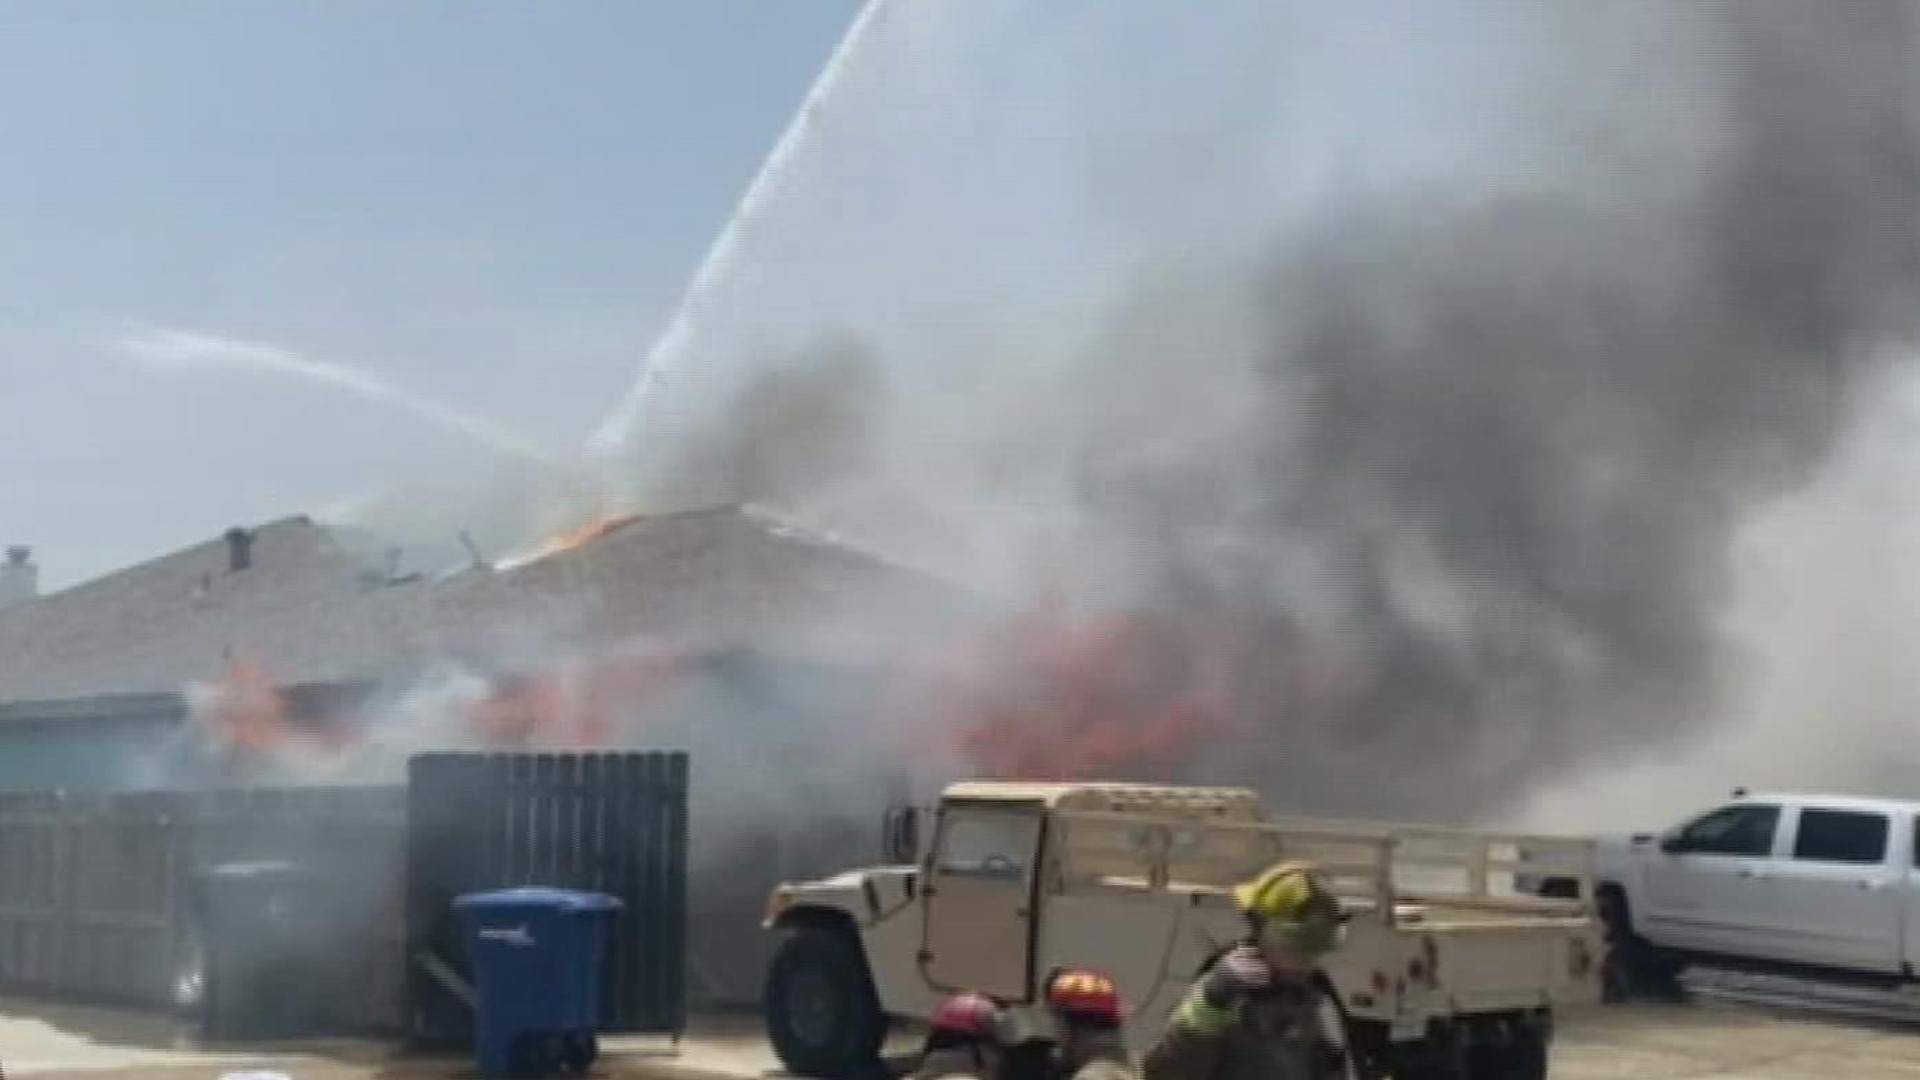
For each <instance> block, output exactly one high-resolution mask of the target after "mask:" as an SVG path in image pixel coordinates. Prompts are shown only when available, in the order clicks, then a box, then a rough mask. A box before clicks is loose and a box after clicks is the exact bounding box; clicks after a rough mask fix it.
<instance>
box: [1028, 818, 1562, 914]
mask: <svg viewBox="0 0 1920 1080" xmlns="http://www.w3.org/2000/svg"><path fill="white" fill-rule="evenodd" d="M1055 826H1056V828H1058V829H1059V832H1060V835H1059V836H1058V837H1057V843H1056V844H1055V846H1054V848H1053V851H1054V853H1055V854H1054V862H1053V865H1052V866H1051V867H1050V872H1051V873H1053V874H1055V875H1057V877H1056V879H1055V880H1056V881H1057V882H1058V883H1059V884H1060V885H1061V886H1063V887H1067V888H1072V887H1076V886H1088V885H1097V886H1107V887H1121V888H1146V889H1173V888H1185V889H1191V888H1196V887H1198V888H1205V889H1226V888H1230V887H1231V886H1232V885H1234V884H1235V883H1237V882H1240V881H1244V880H1245V879H1246V878H1248V877H1250V876H1252V875H1253V874H1255V873H1258V872H1259V871H1260V870H1261V869H1262V868H1264V867H1266V866H1269V865H1271V864H1272V863H1274V862H1275V861H1278V860H1280V859H1302V860H1306V861H1310V862H1312V863H1314V864H1315V865H1317V866H1318V867H1319V868H1320V870H1321V871H1322V872H1323V873H1325V874H1326V875H1327V876H1328V878H1329V879H1330V880H1331V881H1332V883H1333V886H1334V888H1335V889H1336V890H1337V891H1338V892H1339V893H1340V896H1341V899H1342V901H1343V902H1344V903H1345V904H1346V905H1347V906H1348V907H1349V909H1351V910H1372V911H1376V912H1380V913H1381V914H1382V917H1383V918H1384V919H1385V920H1386V921H1387V922H1388V923H1389V924H1397V923H1399V922H1402V921H1408V920H1412V919H1415V918H1423V917H1424V916H1425V914H1426V912H1424V911H1416V910H1414V909H1417V908H1425V909H1431V908H1443V909H1450V910H1451V911H1452V912H1453V913H1456V914H1466V913H1471V912H1480V913H1484V914H1485V915H1490V916H1498V915H1512V916H1525V915H1535V916H1565V917H1584V916H1587V915H1589V914H1591V902H1592V897H1593V884H1594V848H1595V845H1594V843H1593V841H1591V840H1585V839H1574V838H1568V837H1556V836H1537V835H1529V834H1522V833H1493V832H1478V831H1472V830H1464V829H1443V828H1433V827H1428V826H1409V825H1389V824H1377V823H1370V822H1330V821H1318V820H1282V821H1268V822H1243V821H1210V820H1193V819H1185V818H1178V817H1167V818H1160V817H1156V816H1148V815H1142V814H1138V813H1106V812H1098V811H1082V810H1073V811H1060V812H1058V813H1057V815H1056V818H1055ZM1522 852H1524V858H1523V857H1522ZM1519 874H1526V875H1530V876H1538V875H1547V876H1551V877H1554V878H1561V879H1567V880H1571V881H1574V882H1577V883H1578V884H1577V889H1576V892H1575V895H1574V896H1572V897H1553V898H1546V897H1539V896H1531V895H1525V894H1522V893H1521V892H1519V891H1517V890H1516V889H1515V887H1514V878H1515V876H1516V875H1519Z"/></svg>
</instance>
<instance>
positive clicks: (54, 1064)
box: [0, 1000, 1920, 1080]
mask: <svg viewBox="0 0 1920 1080" xmlns="http://www.w3.org/2000/svg"><path fill="white" fill-rule="evenodd" d="M0 1064H4V1066H5V1070H6V1076H7V1078H8V1080H20V1078H22V1077H40V1076H46V1077H58V1078H60V1080H218V1078H219V1077H221V1076H222V1075H223V1074H225V1073H228V1072H239V1071H244V1070H270V1071H273V1072H278V1073H282V1074H284V1075H286V1076H288V1077H290V1078H292V1080H429V1078H431V1080H448V1078H453V1077H463V1076H467V1075H470V1072H469V1067H468V1063H467V1062H466V1061H465V1060H463V1059H455V1058H439V1059H409V1058H400V1057H395V1056H394V1055H393V1054H392V1053H391V1052H390V1051H389V1050H388V1049H387V1048H386V1047H385V1046H384V1045H382V1044H378V1043H371V1042H358V1041H353V1040H343V1041H328V1042H313V1043H302V1044H299V1045H294V1046H278V1047H274V1048H271V1049H267V1048H260V1049H247V1048H225V1049H206V1048H198V1047H194V1046H192V1045H190V1044H187V1043H185V1042H184V1041H182V1040H179V1039H177V1038H176V1037H175V1035H174V1033H173V1031H172V1030H171V1028H170V1027H169V1026H168V1025H166V1024H164V1023H161V1022H158V1021H155V1020H153V1019H150V1018H144V1017H140V1016H136V1015H129V1014H124V1013H117V1012H114V1011H111V1010H103V1009H85V1008H75V1007H66V1006H47V1005H42V1004H38V1003H31V1002H20V1001H4V1000H0ZM775 1072H776V1066H775V1063H774V1060H773V1056H772V1054H771V1053H769V1052H768V1050H767V1048H766V1045H765V1043H764V1042H763V1041H762V1040H761V1038H760V1032H759V1027H758V1024H757V1022H756V1021H754V1020H753V1019H752V1018H750V1017H707V1018H703V1019H702V1020H701V1021H700V1022H699V1023H698V1024H697V1025H696V1027H695V1029H694V1030H693V1031H692V1032H690V1033H689V1036H688V1038H687V1040H686V1041H685V1042H684V1043H683V1044H682V1045H681V1046H680V1047H678V1048H675V1047H673V1046H671V1045H670V1044H669V1043H668V1042H667V1041H666V1040H661V1039H648V1038H617V1039H610V1040H608V1041H607V1047H606V1054H605V1056H604V1057H603V1059H602V1067H601V1068H600V1069H599V1070H598V1074H599V1075H601V1076H606V1077H649V1078H653V1080H758V1078H761V1077H765V1076H768V1075H771V1074H775ZM1553 1076H1554V1077H1555V1078H1556V1080H1709V1078H1711V1080H1811V1078H1815V1077H1829V1076H1831V1077H1845V1078H1847V1080H1920V1026H1916V1025H1912V1024H1908V1025H1889V1024H1885V1023H1867V1022H1860V1021H1853V1022H1848V1021H1841V1020H1834V1019H1817V1018H1811V1017H1790V1016H1784V1015H1781V1014H1779V1013H1777V1012H1772V1011H1766V1010H1761V1009H1756V1008H1751V1007H1746V1006H1737V1005H1728V1004H1716V1003H1713V1002H1704V1003H1697V1004H1691V1005H1673V1006H1646V1007H1643V1006H1633V1007H1625V1008H1607V1009H1597V1010H1594V1011H1592V1012H1590V1013H1587V1014H1584V1015H1578V1016H1573V1017H1569V1018H1567V1020H1566V1022H1565V1024H1564V1025H1563V1029H1562V1032H1561V1038H1560V1044H1559V1046H1558V1048H1557V1052H1556V1054H1555V1060H1554V1067H1553Z"/></svg>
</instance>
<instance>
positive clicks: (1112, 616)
mask: <svg viewBox="0 0 1920 1080" xmlns="http://www.w3.org/2000/svg"><path fill="white" fill-rule="evenodd" d="M1301 661H1302V654H1301V650H1300V648H1299V642H1298V640H1297V638H1296V637H1295V636H1294V634H1293V632H1292V628H1291V627H1288V626H1283V625H1277V624H1275V623H1273V622H1272V621H1266V622H1258V621H1254V620H1250V619H1242V618H1237V617H1234V616H1233V615H1231V614H1228V613H1224V612H1207V613H1204V614H1198V613H1195V614H1186V615H1181V616H1174V615H1165V614H1157V613H1148V612H1137V611H1120V612H1107V613H1100V614H1093V615H1082V616H1075V615H1074V614H1073V613H1072V612H1070V611H1069V610H1068V608H1067V606H1066V605H1065V603H1064V602H1062V601H1061V600H1060V599H1059V598H1058V597H1053V598H1049V599H1048V600H1046V601H1044V602H1043V603H1041V604H1040V605H1038V606H1036V608H1035V609H1033V610H1032V611H1029V612H1026V613H1024V614H1021V615H1018V616H1015V617H1013V618H1011V619H1006V620H1001V621H996V622H991V623H988V624H985V625H983V626H980V627H977V628H975V629H974V631H973V632H971V633H969V634H967V635H965V636H964V637H963V638H962V639H961V640H959V641H958V642H955V643H953V644H952V645H951V646H949V647H947V648H944V649H942V650H939V651H937V652H935V653H932V654H930V655H925V656H918V657H914V658H912V659H910V661H909V662H908V663H907V664H906V665H905V666H904V667H903V668H902V669H901V671H900V672H899V673H898V677H897V678H896V679H895V680H894V681H893V683H892V685H891V686H890V688H889V693H888V695H887V696H886V697H884V698H883V706H882V707H883V709H884V710H885V712H886V716H885V720H886V721H887V725H886V726H887V728H888V729H889V730H891V731H896V732H899V733H900V734H901V736H902V738H903V741H917V742H921V743H922V745H924V744H925V742H926V740H928V739H929V738H936V739H937V738H940V737H941V736H942V735H943V734H944V735H945V737H946V738H948V739H951V740H953V741H954V744H955V745H954V748H955V749H956V750H957V752H958V753H959V755H960V756H961V758H962V759H963V761H964V762H965V764H966V765H967V766H968V767H970V768H972V769H975V770H977V771H979V772H980V773H982V774H984V775H988V776H994V777H1000V778H1005V779H1138V780H1193V779H1199V777H1198V776H1196V775H1195V774H1196V773H1197V772H1198V771H1199V770H1200V767H1201V766H1202V764H1203V763H1202V761H1201V757H1202V755H1203V754H1204V752H1205V751H1207V750H1208V749H1209V748H1211V747H1213V746H1216V745H1219V744H1221V743H1223V742H1226V741H1227V740H1229V739H1231V738H1232V737H1233V736H1234V734H1235V733H1236V732H1238V731H1241V730H1244V729H1245V728H1246V727H1247V726H1248V721H1249V720H1251V719H1254V718H1259V719H1261V720H1263V721H1269V720H1271V719H1272V718H1274V717H1276V716H1280V717H1286V718H1293V717H1297V716H1300V715H1302V714H1304V713H1305V712H1308V711H1311V708H1310V705H1309V698H1308V694H1310V693H1311V686H1310V684H1309V683H1308V682H1307V680H1306V679H1305V678H1304V676H1305V674H1306V667H1305V665H1304V664H1303V663H1302V662H1301ZM1262 726H1263V727H1265V726H1267V725H1266V724H1265V723H1263V724H1262Z"/></svg>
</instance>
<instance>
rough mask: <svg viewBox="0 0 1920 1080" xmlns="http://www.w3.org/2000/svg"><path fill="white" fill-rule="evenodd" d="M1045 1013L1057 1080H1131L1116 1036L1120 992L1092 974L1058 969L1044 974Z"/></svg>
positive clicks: (1122, 1042)
mask: <svg viewBox="0 0 1920 1080" xmlns="http://www.w3.org/2000/svg"><path fill="white" fill-rule="evenodd" d="M1046 1003H1047V1014H1048V1015H1049V1016H1050V1017H1052V1019H1053V1031H1054V1043H1055V1045H1056V1046H1057V1047H1058V1054H1059V1058H1058V1061H1057V1068H1058V1073H1057V1075H1058V1076H1059V1077H1061V1078H1062V1080H1137V1077H1138V1076H1139V1074H1138V1073H1136V1072H1135V1071H1134V1068H1133V1062H1132V1060H1131V1059H1130V1058H1129V1057H1128V1056H1127V1048H1126V1043H1125V1040H1124V1039H1122V1037H1121V1034H1120V1023H1121V1011H1120V992H1119V990H1117V989H1115V988H1114V985H1113V980H1112V979H1110V978H1108V977H1107V976H1105V975H1102V974H1101V973H1099V972H1097V971H1087V970H1085V969H1081V968H1061V969H1058V970H1055V971H1054V972H1053V974H1051V975H1050V976H1048V978H1047V984H1046Z"/></svg>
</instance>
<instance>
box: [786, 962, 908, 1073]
mask: <svg viewBox="0 0 1920 1080" xmlns="http://www.w3.org/2000/svg"><path fill="white" fill-rule="evenodd" d="M763 1005H764V1007H765V1013H766V1018H767V1039H768V1041H769V1042H771V1043H773V1050H774V1053H775V1054H778V1055H779V1057H780V1063H781V1064H783V1065H785V1066H786V1067H787V1069H788V1071H790V1072H793V1073H797V1074H799V1075H801V1076H812V1077H820V1078H823V1080H824V1078H839V1077H847V1076H855V1075H866V1074H868V1073H869V1072H870V1071H871V1070H872V1068H873V1066H874V1064H875V1063H876V1062H877V1061H879V1059H880V1046H881V1043H882V1042H883V1041H884V1040H885V1038H886V1033H887V1024H886V1017H885V1016H884V1015H882V1013H881V1012H880V1000H879V997H878V996H877V995H876V994H875V993H874V989H873V980H872V978H871V977H870V976H869V975H868V974H867V962H866V958H865V957H863V956H862V955H861V954H860V947H859V945H858V943H857V942H856V941H855V939H854V938H853V937H852V935H850V934H847V933H845V932H843V931H839V930H831V929H816V928H812V927H809V928H807V929H803V930H800V931H798V932H796V933H795V934H794V935H793V936H792V937H789V938H788V939H787V940H786V942H785V943H784V944H782V945H781V946H780V951H779V952H778V953H777V954H775V956H774V958H773V965H772V967H770V968H769V969H768V971H767V983H766V987H765V991H764V1001H763Z"/></svg>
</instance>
